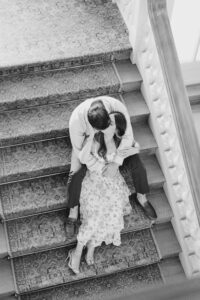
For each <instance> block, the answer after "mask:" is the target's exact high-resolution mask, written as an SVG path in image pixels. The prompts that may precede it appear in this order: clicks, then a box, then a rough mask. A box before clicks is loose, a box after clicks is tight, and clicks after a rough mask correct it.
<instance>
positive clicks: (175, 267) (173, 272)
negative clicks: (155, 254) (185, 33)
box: [159, 256, 186, 284]
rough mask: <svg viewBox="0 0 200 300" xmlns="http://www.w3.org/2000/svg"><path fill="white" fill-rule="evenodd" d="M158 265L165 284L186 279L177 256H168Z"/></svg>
mask: <svg viewBox="0 0 200 300" xmlns="http://www.w3.org/2000/svg"><path fill="white" fill-rule="evenodd" d="M159 267H160V270H161V273H162V276H163V279H164V282H165V283H166V284H168V283H173V282H178V281H181V280H184V279H186V275H185V273H184V270H183V267H182V265H181V262H180V260H179V257H178V256H174V257H169V258H167V259H164V260H162V261H161V262H160V263H159Z"/></svg>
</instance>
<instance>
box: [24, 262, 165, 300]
mask: <svg viewBox="0 0 200 300" xmlns="http://www.w3.org/2000/svg"><path fill="white" fill-rule="evenodd" d="M162 283H163V280H162V278H161V274H160V270H159V267H158V266H157V264H152V265H149V266H145V267H140V268H138V269H133V270H127V271H124V272H120V273H116V274H112V275H108V276H104V277H102V278H96V279H90V280H87V281H82V282H78V283H72V284H67V285H63V286H60V287H55V288H53V289H49V290H44V291H39V292H34V293H32V294H28V295H22V296H21V300H53V299H57V300H65V299H70V300H107V299H113V298H115V297H120V296H121V297H124V295H127V296H128V295H131V294H132V293H134V292H135V291H139V290H143V289H145V288H148V287H152V286H155V285H157V284H162ZM120 299H121V298H120Z"/></svg>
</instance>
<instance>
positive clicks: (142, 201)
mask: <svg viewBox="0 0 200 300" xmlns="http://www.w3.org/2000/svg"><path fill="white" fill-rule="evenodd" d="M136 201H137V203H138V204H139V205H140V206H141V207H142V209H143V210H144V213H145V215H146V216H147V217H148V218H149V219H151V220H156V219H157V214H156V211H155V209H154V208H153V206H152V205H151V203H150V202H149V201H148V200H147V198H146V196H145V195H142V194H137V197H136Z"/></svg>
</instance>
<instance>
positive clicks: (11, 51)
mask: <svg viewBox="0 0 200 300" xmlns="http://www.w3.org/2000/svg"><path fill="white" fill-rule="evenodd" d="M13 5H14V7H15V9H14V10H13V7H10V6H7V5H5V4H4V3H2V5H1V11H0V28H1V29H0V36H1V37H2V39H1V58H0V74H1V75H13V74H19V73H27V72H38V71H41V70H42V71H43V70H51V69H59V68H68V67H72V66H73V67H74V66H77V65H86V64H88V63H96V62H102V61H108V60H112V59H121V58H127V57H129V56H130V51H131V46H130V43H129V39H128V33H127V29H126V26H125V25H124V22H123V20H122V17H121V15H120V13H119V10H118V8H117V6H116V4H114V3H112V0H99V1H98V3H94V2H93V1H79V0H71V1H65V0H58V1H56V2H52V3H48V2H46V1H45V0H42V1H40V5H38V4H37V3H35V2H32V3H29V5H26V3H19V2H18V1H17V0H14V2H13ZM7 20H9V22H7ZM5 32H9V33H10V34H9V35H7V34H6V35H5V34H4V33H5Z"/></svg>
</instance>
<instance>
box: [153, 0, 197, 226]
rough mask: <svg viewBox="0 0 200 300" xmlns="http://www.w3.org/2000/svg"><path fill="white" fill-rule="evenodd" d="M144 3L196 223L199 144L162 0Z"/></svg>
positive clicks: (164, 3)
mask: <svg viewBox="0 0 200 300" xmlns="http://www.w3.org/2000/svg"><path fill="white" fill-rule="evenodd" d="M147 5H148V13H149V19H150V23H151V26H152V31H153V35H154V39H155V43H156V46H157V52H158V56H159V60H160V64H161V67H162V71H163V76H164V80H165V84H166V87H167V92H168V96H169V99H170V101H171V103H170V105H171V109H172V113H173V115H174V120H175V124H176V127H177V131H178V135H179V140H180V145H181V148H182V154H183V157H184V161H185V166H186V171H187V174H188V179H189V182H190V185H191V191H192V195H193V198H194V205H195V209H196V213H197V217H198V222H199V224H200V182H199V181H200V147H199V143H198V138H197V134H196V130H195V126H194V122H193V116H192V111H191V107H190V103H189V100H188V96H187V92H186V88H185V84H184V81H183V78H182V73H181V68H180V63H179V60H178V56H177V52H176V48H175V45H174V39H173V36H172V31H171V26H170V23H169V18H168V14H167V7H166V0H147Z"/></svg>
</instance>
